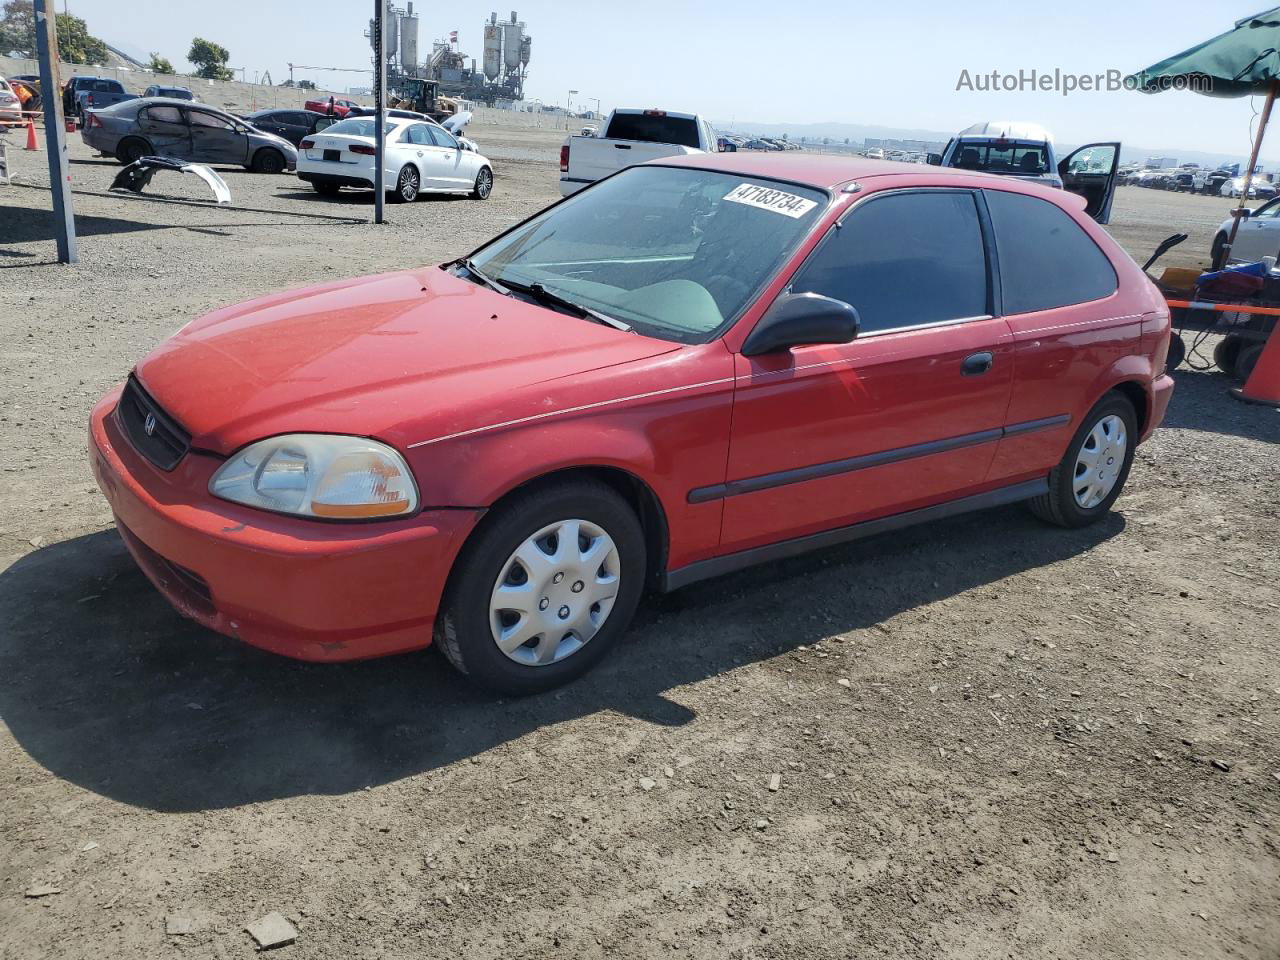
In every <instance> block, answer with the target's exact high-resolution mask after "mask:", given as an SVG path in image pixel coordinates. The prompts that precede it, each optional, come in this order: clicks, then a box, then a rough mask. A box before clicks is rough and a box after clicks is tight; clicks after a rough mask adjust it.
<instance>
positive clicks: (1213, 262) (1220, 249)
mask: <svg viewBox="0 0 1280 960" xmlns="http://www.w3.org/2000/svg"><path fill="white" fill-rule="evenodd" d="M1226 262H1227V235H1226V234H1225V233H1219V234H1217V235H1216V236H1214V238H1213V246H1212V247H1211V248H1210V249H1209V269H1211V270H1221V269H1222V268H1223V267H1225V266H1226V265H1227V264H1226Z"/></svg>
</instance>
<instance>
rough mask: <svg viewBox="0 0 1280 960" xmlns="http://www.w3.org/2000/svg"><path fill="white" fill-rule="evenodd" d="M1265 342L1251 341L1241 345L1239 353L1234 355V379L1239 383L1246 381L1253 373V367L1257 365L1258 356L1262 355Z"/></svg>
mask: <svg viewBox="0 0 1280 960" xmlns="http://www.w3.org/2000/svg"><path fill="white" fill-rule="evenodd" d="M1265 346H1266V344H1265V343H1251V344H1249V345H1248V346H1245V347H1241V349H1240V354H1239V355H1238V356H1237V357H1236V373H1235V376H1236V379H1237V380H1239V381H1240V382H1241V383H1248V382H1249V377H1250V376H1251V375H1252V374H1253V368H1254V367H1256V366H1257V365H1258V358H1259V357H1261V356H1262V348H1263V347H1265Z"/></svg>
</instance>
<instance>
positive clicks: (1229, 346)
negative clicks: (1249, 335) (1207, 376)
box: [1213, 334, 1244, 377]
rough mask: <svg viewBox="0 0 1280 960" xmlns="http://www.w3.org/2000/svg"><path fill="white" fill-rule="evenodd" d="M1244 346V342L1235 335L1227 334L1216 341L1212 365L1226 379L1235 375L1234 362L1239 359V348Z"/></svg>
mask: <svg viewBox="0 0 1280 960" xmlns="http://www.w3.org/2000/svg"><path fill="white" fill-rule="evenodd" d="M1243 346H1244V340H1243V339H1241V338H1240V337H1238V336H1236V335H1235V334H1228V335H1227V336H1225V337H1223V338H1222V339H1221V340H1219V341H1218V345H1217V346H1216V347H1214V348H1213V363H1214V366H1216V367H1217V368H1218V369H1219V370H1221V371H1222V372H1223V373H1225V374H1226V375H1227V376H1228V377H1234V376H1235V375H1236V361H1237V360H1238V359H1239V358H1240V348H1241V347H1243Z"/></svg>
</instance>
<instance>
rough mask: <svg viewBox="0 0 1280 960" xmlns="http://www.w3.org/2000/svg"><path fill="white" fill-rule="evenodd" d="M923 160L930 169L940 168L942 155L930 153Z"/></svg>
mask: <svg viewBox="0 0 1280 960" xmlns="http://www.w3.org/2000/svg"><path fill="white" fill-rule="evenodd" d="M925 159H926V160H927V161H928V162H929V166H931V167H940V166H942V154H940V153H931V154H929V156H928V157H926V158H925Z"/></svg>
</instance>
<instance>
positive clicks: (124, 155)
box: [116, 137, 150, 165]
mask: <svg viewBox="0 0 1280 960" xmlns="http://www.w3.org/2000/svg"><path fill="white" fill-rule="evenodd" d="M149 149H150V148H149V147H148V146H147V141H145V140H142V139H140V138H138V137H125V138H124V139H123V140H121V141H120V143H119V144H117V145H116V159H117V160H119V161H120V162H121V163H123V164H126V165H128V164H130V163H133V162H135V161H136V160H137V159H138V158H139V157H145V156H146V155H147V152H148V150H149Z"/></svg>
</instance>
